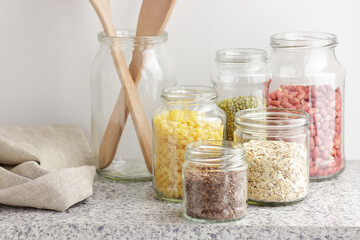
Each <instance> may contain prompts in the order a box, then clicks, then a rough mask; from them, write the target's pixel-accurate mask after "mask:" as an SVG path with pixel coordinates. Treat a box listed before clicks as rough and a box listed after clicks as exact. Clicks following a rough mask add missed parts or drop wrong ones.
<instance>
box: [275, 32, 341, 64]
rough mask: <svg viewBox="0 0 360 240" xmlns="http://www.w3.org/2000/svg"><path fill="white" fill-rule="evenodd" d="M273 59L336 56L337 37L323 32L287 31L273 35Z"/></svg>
mask: <svg viewBox="0 0 360 240" xmlns="http://www.w3.org/2000/svg"><path fill="white" fill-rule="evenodd" d="M270 45H271V47H272V57H271V58H272V59H274V58H277V57H279V58H283V61H287V59H286V58H287V57H292V58H294V57H296V58H297V59H301V58H303V59H311V58H314V59H316V60H319V59H321V58H323V59H326V58H327V59H329V58H334V56H335V55H334V49H335V47H336V45H337V37H336V36H335V35H334V34H331V33H322V32H286V33H277V34H274V35H273V36H271V42H270Z"/></svg>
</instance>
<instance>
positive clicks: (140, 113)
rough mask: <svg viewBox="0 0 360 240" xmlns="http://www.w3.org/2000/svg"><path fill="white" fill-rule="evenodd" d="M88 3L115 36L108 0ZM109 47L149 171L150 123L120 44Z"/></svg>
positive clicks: (107, 33)
mask: <svg viewBox="0 0 360 240" xmlns="http://www.w3.org/2000/svg"><path fill="white" fill-rule="evenodd" d="M90 3H91V4H92V6H93V7H94V9H95V11H96V13H97V15H98V16H99V19H100V21H101V24H102V26H103V28H104V31H105V33H106V35H107V36H112V37H114V36H116V30H115V27H114V24H113V22H112V18H111V11H110V0H90ZM110 49H111V55H112V57H113V61H114V64H115V67H116V71H117V73H118V76H119V79H120V81H121V84H122V86H123V89H124V96H125V97H124V98H125V99H126V102H127V104H128V107H129V109H130V113H131V118H132V120H133V122H134V127H135V130H136V134H137V137H138V140H139V143H140V147H141V151H142V154H143V156H144V159H145V163H146V166H147V168H148V170H149V172H152V166H151V165H152V132H151V128H150V124H149V122H148V120H147V118H146V115H145V111H144V109H143V106H142V105H141V101H140V98H139V95H138V93H137V89H136V86H135V83H134V81H133V79H132V77H131V75H130V72H129V69H128V68H127V64H126V61H125V58H124V55H123V53H122V51H121V48H120V46H117V45H114V46H111V47H110Z"/></svg>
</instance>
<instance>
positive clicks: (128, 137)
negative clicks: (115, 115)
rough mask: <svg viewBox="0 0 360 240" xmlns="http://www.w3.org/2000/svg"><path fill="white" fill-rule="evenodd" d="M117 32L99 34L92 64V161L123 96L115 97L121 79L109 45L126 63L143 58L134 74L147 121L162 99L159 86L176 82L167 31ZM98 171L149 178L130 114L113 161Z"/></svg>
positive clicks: (116, 176)
mask: <svg viewBox="0 0 360 240" xmlns="http://www.w3.org/2000/svg"><path fill="white" fill-rule="evenodd" d="M117 36H118V37H107V36H106V35H105V34H104V33H103V32H102V33H99V34H98V39H99V42H100V46H99V49H98V51H97V54H96V57H95V59H94V61H93V64H92V68H91V95H92V101H91V105H92V108H91V135H92V136H91V139H92V156H93V158H94V159H95V161H98V159H99V149H100V146H101V144H102V140H103V136H104V132H105V129H106V127H107V125H108V122H109V119H110V116H111V114H112V112H113V110H114V107H115V103H116V102H117V101H123V100H124V99H120V98H119V99H118V96H119V93H120V90H121V83H120V80H119V78H118V75H117V73H116V69H115V66H114V63H113V59H112V56H111V51H110V47H120V48H121V50H122V52H123V54H124V56H125V59H126V61H127V63H128V65H129V64H130V62H131V60H132V59H133V57H134V56H135V55H137V57H140V59H141V60H142V65H141V66H138V67H139V68H138V69H139V74H137V75H136V76H137V78H140V80H139V85H138V93H139V96H140V99H141V103H142V105H143V106H144V110H145V113H146V116H147V117H148V119H149V122H150V120H151V117H152V113H153V112H154V110H155V109H156V107H157V106H159V104H160V103H161V99H160V97H159V96H160V93H161V90H162V89H163V88H166V87H170V86H175V85H176V79H175V71H174V66H173V62H172V60H171V58H170V55H169V53H168V50H167V47H166V41H167V33H163V34H162V35H160V36H154V37H135V31H129V30H119V31H117ZM135 66H136V65H135ZM130 69H132V67H130ZM136 70H137V69H135V71H136ZM134 80H135V79H134ZM98 173H99V174H100V175H102V176H104V177H107V178H110V179H116V180H150V179H151V177H152V176H151V174H150V173H149V172H148V170H147V168H146V165H145V162H144V159H143V156H142V152H141V148H140V145H139V142H138V139H137V136H136V132H135V128H134V125H133V122H132V120H131V117H130V116H129V117H128V118H127V122H126V125H125V127H124V130H123V133H122V136H121V139H120V143H119V145H118V147H117V149H116V155H115V158H114V160H113V162H112V163H111V165H110V166H108V167H106V168H104V169H98Z"/></svg>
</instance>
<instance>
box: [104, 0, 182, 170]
mask: <svg viewBox="0 0 360 240" xmlns="http://www.w3.org/2000/svg"><path fill="white" fill-rule="evenodd" d="M175 3H176V0H144V1H143V3H142V6H141V10H140V15H139V20H138V25H137V29H136V36H137V37H143V36H157V35H160V34H162V33H163V31H164V28H165V26H166V24H167V22H168V21H169V18H170V16H171V13H172V11H173V9H174V6H175ZM142 67H143V55H142V53H141V52H140V50H139V49H137V48H135V49H134V52H133V57H132V61H131V63H130V67H129V70H130V74H131V76H132V78H133V80H134V82H135V84H136V86H137V85H138V84H139V81H140V78H141V70H142ZM128 116H129V109H128V107H127V105H126V101H125V92H124V89H123V88H122V89H121V91H120V94H119V96H118V98H117V101H116V104H115V107H114V110H113V112H112V114H111V117H110V120H109V123H108V126H107V128H106V130H105V134H104V137H103V141H102V143H101V145H100V150H99V165H98V167H99V168H100V169H103V168H106V167H108V166H109V165H110V164H111V162H112V161H113V159H114V157H115V154H116V150H117V147H118V145H119V141H120V138H121V134H122V132H123V130H124V128H125V125H126V120H127V118H128Z"/></svg>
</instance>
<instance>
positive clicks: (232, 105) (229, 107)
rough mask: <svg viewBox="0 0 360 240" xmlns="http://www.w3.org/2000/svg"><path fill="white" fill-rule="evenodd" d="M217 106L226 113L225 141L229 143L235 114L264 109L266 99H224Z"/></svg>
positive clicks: (248, 97) (250, 97)
mask: <svg viewBox="0 0 360 240" xmlns="http://www.w3.org/2000/svg"><path fill="white" fill-rule="evenodd" d="M217 104H218V106H219V107H220V108H221V109H222V110H224V112H225V113H226V117H227V123H226V139H227V140H229V141H233V139H234V131H235V125H234V117H235V113H237V112H238V111H240V110H245V109H250V108H260V107H266V99H265V98H263V97H254V96H239V97H234V98H228V99H224V100H222V101H220V102H218V103H217Z"/></svg>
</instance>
